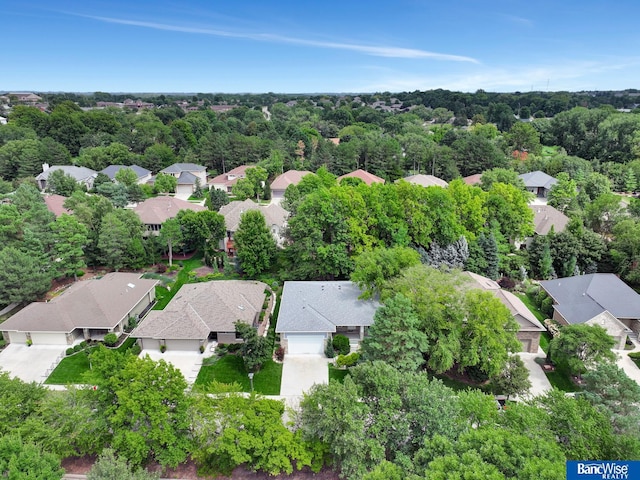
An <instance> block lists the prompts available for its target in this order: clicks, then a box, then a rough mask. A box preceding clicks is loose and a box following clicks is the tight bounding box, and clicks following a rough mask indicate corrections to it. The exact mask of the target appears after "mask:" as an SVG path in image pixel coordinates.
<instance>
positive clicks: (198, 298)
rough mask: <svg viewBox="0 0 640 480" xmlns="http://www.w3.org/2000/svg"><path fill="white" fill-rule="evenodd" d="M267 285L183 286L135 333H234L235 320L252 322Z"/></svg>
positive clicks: (217, 283) (153, 335)
mask: <svg viewBox="0 0 640 480" xmlns="http://www.w3.org/2000/svg"><path fill="white" fill-rule="evenodd" d="M266 288H267V285H266V284H264V283H262V282H256V281H245V280H220V281H212V282H205V283H187V284H184V285H182V287H181V288H180V290H179V291H178V292H177V293H176V296H175V297H173V299H171V301H170V302H169V304H168V305H167V306H166V307H165V308H164V310H153V311H151V312H149V315H147V316H146V317H145V319H144V320H143V321H142V322H141V323H140V325H138V327H137V328H136V329H135V330H134V331H133V332H132V333H131V335H132V336H134V337H138V338H156V339H164V340H167V339H175V340H181V339H194V340H195V339H198V340H202V339H205V338H207V336H208V335H209V333H210V332H233V331H235V326H234V323H235V322H236V321H238V320H239V321H242V322H244V323H247V324H252V323H253V321H254V319H255V317H256V315H257V314H258V313H259V312H260V311H261V309H262V304H263V302H264V300H265V298H266V295H265V293H264V291H265V290H266Z"/></svg>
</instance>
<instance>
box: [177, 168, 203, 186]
mask: <svg viewBox="0 0 640 480" xmlns="http://www.w3.org/2000/svg"><path fill="white" fill-rule="evenodd" d="M197 181H198V177H196V176H195V175H194V174H193V173H191V172H186V171H185V172H182V173H181V174H180V176H179V177H178V185H195V184H196V183H197Z"/></svg>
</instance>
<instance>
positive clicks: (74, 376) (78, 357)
mask: <svg viewBox="0 0 640 480" xmlns="http://www.w3.org/2000/svg"><path fill="white" fill-rule="evenodd" d="M135 343H136V339H135V338H132V337H129V338H127V339H126V340H125V341H124V342H123V343H122V345H120V346H119V347H118V348H117V349H116V350H117V351H118V352H125V351H127V350H129V349H130V348H131V347H132V346H133V345H134V344H135ZM94 348H96V347H89V348H87V349H86V350H84V351H81V352H77V353H75V354H73V355H70V356H68V357H64V358H63V359H62V360H61V361H60V363H59V364H58V366H57V367H56V368H55V369H54V370H53V372H51V375H49V378H47V380H46V381H45V382H44V383H46V384H50V385H68V384H79V383H83V382H86V381H87V379H86V377H85V374H87V373H88V372H90V371H91V370H90V368H89V356H88V355H87V353H90V352H91V351H92V350H93V349H94Z"/></svg>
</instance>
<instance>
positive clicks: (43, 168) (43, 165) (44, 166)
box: [42, 163, 49, 172]
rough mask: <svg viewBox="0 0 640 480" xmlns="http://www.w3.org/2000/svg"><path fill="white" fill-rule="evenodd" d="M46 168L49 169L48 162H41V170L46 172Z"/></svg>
mask: <svg viewBox="0 0 640 480" xmlns="http://www.w3.org/2000/svg"><path fill="white" fill-rule="evenodd" d="M47 170H49V164H48V163H43V164H42V171H43V172H46V171H47Z"/></svg>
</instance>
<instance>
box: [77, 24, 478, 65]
mask: <svg viewBox="0 0 640 480" xmlns="http://www.w3.org/2000/svg"><path fill="white" fill-rule="evenodd" d="M77 16H81V17H85V18H91V19H93V20H98V21H101V22H107V23H115V24H119V25H130V26H136V27H143V28H151V29H155V30H167V31H172V32H183V33H193V34H200V35H211V36H216V37H227V38H245V39H250V40H255V41H259V42H272V43H288V44H291V45H306V46H309V47H315V48H328V49H334V50H348V51H352V52H359V53H364V54H365V55H372V56H376V57H390V58H411V59H434V60H445V61H452V62H469V63H476V64H478V63H480V62H478V60H476V59H475V58H471V57H466V56H463V55H452V54H447V53H437V52H429V51H427V50H419V49H414V48H402V47H388V46H374V45H358V44H353V43H338V42H326V41H318V40H307V39H303V38H294V37H285V36H281V35H274V34H269V33H237V32H230V31H226V30H218V29H211V28H198V27H185V26H180V25H169V24H164V23H155V22H143V21H138V20H127V19H120V18H111V17H100V16H93V15H77Z"/></svg>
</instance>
